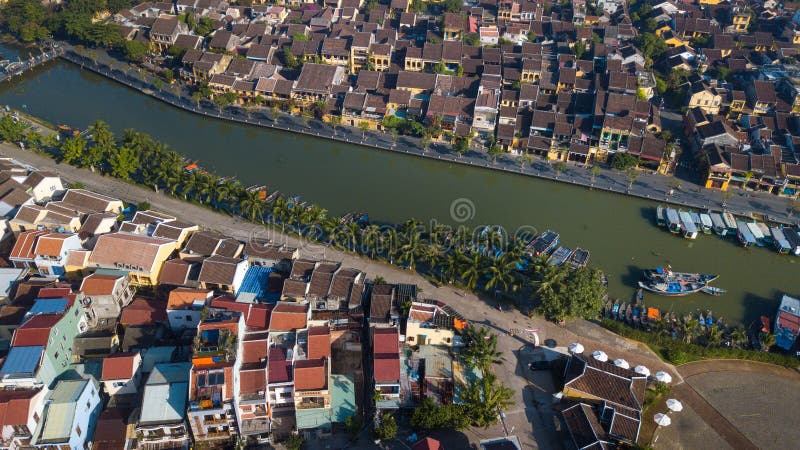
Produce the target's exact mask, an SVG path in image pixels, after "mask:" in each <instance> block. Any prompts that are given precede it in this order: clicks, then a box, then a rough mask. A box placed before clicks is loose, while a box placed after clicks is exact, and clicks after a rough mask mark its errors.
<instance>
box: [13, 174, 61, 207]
mask: <svg viewBox="0 0 800 450" xmlns="http://www.w3.org/2000/svg"><path fill="white" fill-rule="evenodd" d="M21 183H22V184H23V185H25V186H27V187H28V193H29V194H30V195H32V196H33V200H34V201H35V202H36V203H43V202H49V201H50V200H52V199H53V197H60V196H61V195H62V194H64V192H65V190H64V184H63V183H62V182H61V177H59V176H58V175H56V174H54V173H52V172H31V173H30V174H28V176H27V177H26V178H25V180H23V181H21Z"/></svg>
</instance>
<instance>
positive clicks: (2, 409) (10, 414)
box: [0, 389, 39, 427]
mask: <svg viewBox="0 0 800 450" xmlns="http://www.w3.org/2000/svg"><path fill="white" fill-rule="evenodd" d="M38 393H39V390H31V389H25V390H9V391H6V390H3V391H0V427H5V426H10V427H13V426H24V425H27V424H28V414H29V412H30V406H31V399H32V398H33V397H34V396H35V395H36V394H38Z"/></svg>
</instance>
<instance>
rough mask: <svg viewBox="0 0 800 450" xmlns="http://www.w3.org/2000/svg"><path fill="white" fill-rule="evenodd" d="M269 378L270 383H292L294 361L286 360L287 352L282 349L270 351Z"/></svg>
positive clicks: (275, 348)
mask: <svg viewBox="0 0 800 450" xmlns="http://www.w3.org/2000/svg"><path fill="white" fill-rule="evenodd" d="M268 376H269V382H270V383H285V382H288V381H292V361H287V360H286V351H285V350H283V349H282V348H277V347H273V348H271V349H269V367H268Z"/></svg>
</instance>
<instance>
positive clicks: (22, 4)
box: [0, 0, 49, 42]
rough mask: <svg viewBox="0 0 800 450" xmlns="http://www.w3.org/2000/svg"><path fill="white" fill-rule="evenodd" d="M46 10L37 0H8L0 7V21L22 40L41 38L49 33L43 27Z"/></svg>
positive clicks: (29, 40) (31, 40)
mask: <svg viewBox="0 0 800 450" xmlns="http://www.w3.org/2000/svg"><path fill="white" fill-rule="evenodd" d="M46 13H47V10H46V9H45V8H44V6H43V4H42V2H40V1H37V0H9V1H8V3H6V4H5V6H3V7H2V9H0V23H1V24H2V26H3V28H5V29H6V30H8V32H9V33H11V34H13V35H14V36H15V37H17V38H18V39H19V40H21V41H23V42H33V41H35V40H36V39H43V38H45V37H47V35H48V34H49V30H48V29H47V28H46V27H45V25H44V23H45V17H46Z"/></svg>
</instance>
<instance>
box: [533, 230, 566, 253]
mask: <svg viewBox="0 0 800 450" xmlns="http://www.w3.org/2000/svg"><path fill="white" fill-rule="evenodd" d="M558 238H559V235H558V233H556V232H555V231H552V230H547V231H545V232H544V233H542V234H540V235H539V236H536V238H534V239H533V240H532V241H531V242H530V243H529V244H528V250H529V251H530V253H531V254H532V255H533V256H542V255H549V254H550V252H552V251H553V249H555V248H556V246H557V245H558Z"/></svg>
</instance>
